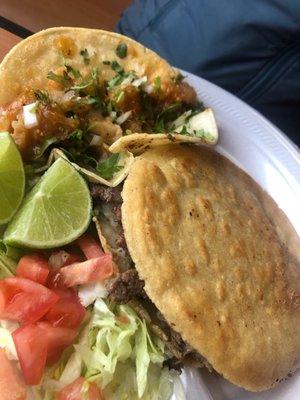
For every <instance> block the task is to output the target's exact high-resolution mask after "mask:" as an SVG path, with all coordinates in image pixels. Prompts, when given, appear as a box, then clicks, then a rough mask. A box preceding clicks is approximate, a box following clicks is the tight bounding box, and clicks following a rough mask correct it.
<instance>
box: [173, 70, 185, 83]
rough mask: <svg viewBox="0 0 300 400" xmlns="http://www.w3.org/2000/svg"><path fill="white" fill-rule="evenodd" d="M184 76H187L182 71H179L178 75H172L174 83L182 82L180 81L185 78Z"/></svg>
mask: <svg viewBox="0 0 300 400" xmlns="http://www.w3.org/2000/svg"><path fill="white" fill-rule="evenodd" d="M184 78H185V76H184V75H182V73H180V72H179V73H178V74H177V75H176V76H173V77H172V81H173V82H174V83H180V82H182V81H183V80H184Z"/></svg>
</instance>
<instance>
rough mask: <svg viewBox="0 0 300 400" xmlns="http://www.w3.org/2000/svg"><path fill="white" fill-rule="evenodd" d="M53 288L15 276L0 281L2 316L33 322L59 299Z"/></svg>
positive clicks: (0, 311)
mask: <svg viewBox="0 0 300 400" xmlns="http://www.w3.org/2000/svg"><path fill="white" fill-rule="evenodd" d="M58 299H59V297H58V296H57V294H55V293H54V292H53V291H52V290H50V289H48V288H46V287H44V286H42V285H40V284H39V283H37V282H33V281H31V280H29V279H25V278H19V277H13V278H6V279H3V280H2V281H1V282H0V318H3V319H10V320H13V321H18V322H22V323H32V322H35V321H37V320H39V319H40V318H41V317H43V316H44V315H45V314H46V313H47V311H48V310H49V309H50V308H51V307H52V306H53V305H54V304H55V303H56V302H57V301H58Z"/></svg>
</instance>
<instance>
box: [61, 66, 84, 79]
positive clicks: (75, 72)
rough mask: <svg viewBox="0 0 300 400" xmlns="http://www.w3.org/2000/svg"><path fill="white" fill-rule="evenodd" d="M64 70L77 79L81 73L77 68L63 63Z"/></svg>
mask: <svg viewBox="0 0 300 400" xmlns="http://www.w3.org/2000/svg"><path fill="white" fill-rule="evenodd" d="M65 67H66V70H67V74H69V75H70V74H71V75H73V78H74V79H79V78H81V76H82V75H81V73H80V72H79V71H78V69H75V68H73V67H72V66H71V65H69V64H65Z"/></svg>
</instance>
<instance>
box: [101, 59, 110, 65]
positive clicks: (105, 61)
mask: <svg viewBox="0 0 300 400" xmlns="http://www.w3.org/2000/svg"><path fill="white" fill-rule="evenodd" d="M102 64H104V65H110V61H108V60H104V61H102Z"/></svg>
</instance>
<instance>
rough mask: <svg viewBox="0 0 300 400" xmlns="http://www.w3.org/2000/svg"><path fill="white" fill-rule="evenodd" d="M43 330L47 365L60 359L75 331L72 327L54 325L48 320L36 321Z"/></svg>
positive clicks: (74, 335)
mask: <svg viewBox="0 0 300 400" xmlns="http://www.w3.org/2000/svg"><path fill="white" fill-rule="evenodd" d="M36 324H37V326H38V327H39V328H41V329H42V330H43V331H44V337H45V339H44V340H45V341H46V343H47V360H46V363H47V365H50V364H53V363H55V362H57V361H58V360H59V359H60V356H61V355H62V352H63V351H64V350H65V349H66V348H67V347H68V346H70V344H72V343H73V341H74V339H75V337H76V334H77V332H76V331H75V330H74V329H70V328H62V327H55V326H53V325H51V324H50V323H49V322H46V321H41V322H37V323H36Z"/></svg>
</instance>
